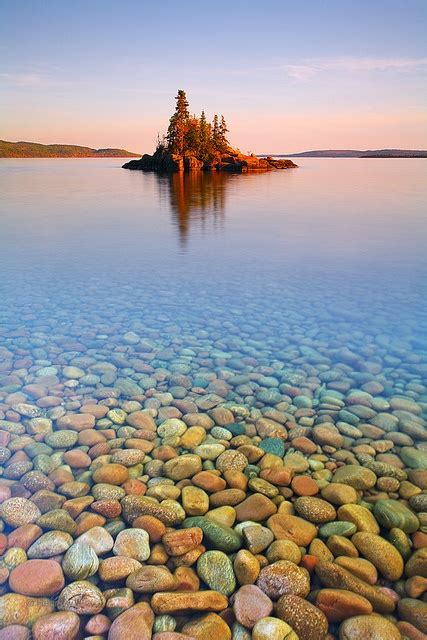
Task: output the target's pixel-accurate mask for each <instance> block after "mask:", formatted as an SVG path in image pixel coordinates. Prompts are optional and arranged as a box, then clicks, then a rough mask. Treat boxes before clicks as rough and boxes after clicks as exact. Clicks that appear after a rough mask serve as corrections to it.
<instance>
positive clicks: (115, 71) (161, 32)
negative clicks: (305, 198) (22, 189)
mask: <svg viewBox="0 0 427 640" xmlns="http://www.w3.org/2000/svg"><path fill="white" fill-rule="evenodd" d="M426 33H427V0H357V1H355V0H298V1H297V2H286V1H284V0H262V2H259V1H257V0H232V1H230V0H215V1H214V2H201V1H200V0H180V1H179V0H161V1H160V2H151V1H150V2H147V1H146V0H120V1H117V0H90V1H89V0H72V1H71V0H70V1H65V0H20V1H19V2H17V1H16V0H0V138H2V139H5V140H13V141H17V140H28V141H37V142H43V143H53V142H58V143H70V144H83V145H88V146H92V147H97V148H98V147H107V146H110V147H121V148H126V149H129V150H133V151H138V152H139V151H144V152H146V151H147V152H149V151H151V150H152V148H153V145H154V141H155V138H156V135H157V132H158V131H160V132H164V131H165V129H166V128H167V122H168V118H169V116H170V113H171V112H172V110H173V108H174V96H175V94H176V91H177V89H178V88H183V89H185V90H186V91H187V94H188V97H189V100H190V106H191V109H192V111H194V112H196V113H199V112H200V110H201V109H202V108H204V109H205V111H206V113H207V115H208V116H212V115H213V114H214V113H215V112H218V113H224V114H225V116H226V118H227V122H228V124H229V128H230V130H231V134H230V141H231V142H232V143H233V144H234V145H235V146H238V147H240V148H241V149H242V151H245V152H246V151H253V152H258V153H263V152H272V153H280V152H292V151H302V150H307V149H322V148H323V149H324V148H353V149H369V148H371V149H372V148H383V147H400V148H414V149H427V115H426V103H427V82H426V80H427V38H426Z"/></svg>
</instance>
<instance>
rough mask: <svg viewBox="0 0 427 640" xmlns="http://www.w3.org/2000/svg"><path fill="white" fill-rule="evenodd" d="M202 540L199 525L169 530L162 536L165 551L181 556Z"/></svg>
mask: <svg viewBox="0 0 427 640" xmlns="http://www.w3.org/2000/svg"><path fill="white" fill-rule="evenodd" d="M202 540H203V531H202V529H200V527H190V528H188V529H179V530H176V531H169V532H167V533H165V534H164V535H163V537H162V543H163V545H164V547H165V550H166V552H167V553H168V554H169V555H171V556H182V555H184V554H185V553H187V552H188V551H192V550H193V549H195V548H196V547H197V546H198V545H200V543H201V542H202Z"/></svg>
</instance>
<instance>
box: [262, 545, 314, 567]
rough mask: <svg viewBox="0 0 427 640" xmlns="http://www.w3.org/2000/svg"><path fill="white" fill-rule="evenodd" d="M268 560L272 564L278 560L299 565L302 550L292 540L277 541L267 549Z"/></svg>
mask: <svg viewBox="0 0 427 640" xmlns="http://www.w3.org/2000/svg"><path fill="white" fill-rule="evenodd" d="M313 542H314V541H313ZM267 558H268V561H269V562H270V563H273V562H277V561H278V560H290V561H291V562H294V563H295V564H299V563H300V562H301V550H300V548H299V547H298V545H296V544H295V542H292V541H291V540H275V541H274V542H272V543H271V545H270V546H269V547H268V549H267Z"/></svg>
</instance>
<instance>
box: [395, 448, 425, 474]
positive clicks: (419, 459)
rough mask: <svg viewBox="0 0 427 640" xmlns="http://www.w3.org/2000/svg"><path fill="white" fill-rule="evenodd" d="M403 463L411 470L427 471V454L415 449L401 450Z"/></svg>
mask: <svg viewBox="0 0 427 640" xmlns="http://www.w3.org/2000/svg"><path fill="white" fill-rule="evenodd" d="M400 457H401V459H402V462H404V463H405V465H406V466H407V467H410V468H411V469H427V452H426V451H420V450H419V449H414V448H413V447H402V449H401V450H400Z"/></svg>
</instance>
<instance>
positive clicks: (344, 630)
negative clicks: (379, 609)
mask: <svg viewBox="0 0 427 640" xmlns="http://www.w3.org/2000/svg"><path fill="white" fill-rule="evenodd" d="M367 638H369V640H401V638H402V636H401V635H400V631H399V629H398V628H397V627H396V625H394V624H393V623H392V622H390V620H387V618H384V616H379V615H375V614H372V615H368V616H354V617H353V618H349V619H348V620H345V621H344V622H343V623H342V624H341V625H340V628H339V640H367Z"/></svg>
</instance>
